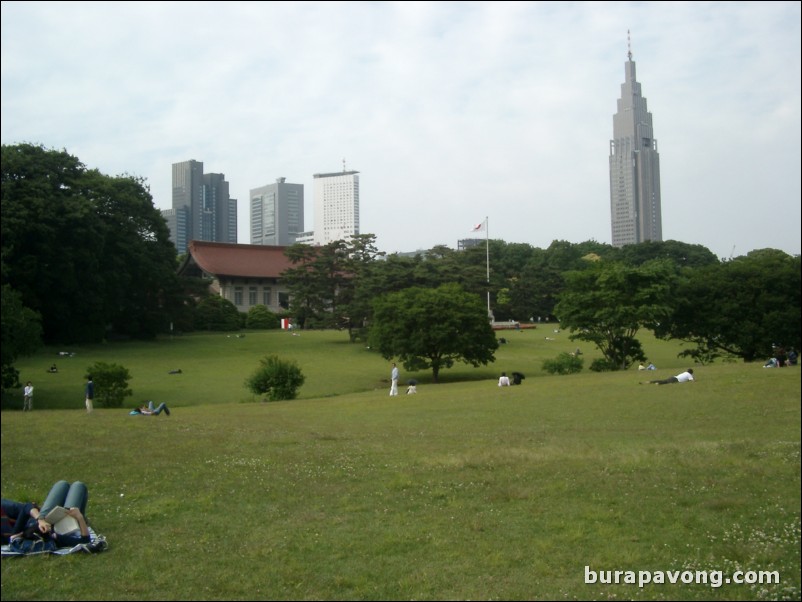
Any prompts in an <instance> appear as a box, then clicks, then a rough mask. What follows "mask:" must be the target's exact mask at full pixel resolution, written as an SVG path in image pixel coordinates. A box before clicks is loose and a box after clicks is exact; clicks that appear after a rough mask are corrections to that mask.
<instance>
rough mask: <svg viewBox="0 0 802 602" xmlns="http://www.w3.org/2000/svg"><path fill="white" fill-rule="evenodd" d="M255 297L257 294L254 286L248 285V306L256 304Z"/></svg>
mask: <svg viewBox="0 0 802 602" xmlns="http://www.w3.org/2000/svg"><path fill="white" fill-rule="evenodd" d="M257 297H258V295H257V291H256V287H255V286H252V287H250V288H249V289H248V305H250V306H254V305H256V304H257V303H258V301H257Z"/></svg>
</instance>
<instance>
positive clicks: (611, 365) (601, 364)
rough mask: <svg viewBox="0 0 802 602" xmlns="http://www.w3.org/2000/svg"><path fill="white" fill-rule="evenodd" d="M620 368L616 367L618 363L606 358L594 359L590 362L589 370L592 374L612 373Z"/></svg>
mask: <svg viewBox="0 0 802 602" xmlns="http://www.w3.org/2000/svg"><path fill="white" fill-rule="evenodd" d="M620 368H621V366H619V365H618V362H614V361H612V360H609V359H607V358H601V357H600V358H596V359H595V360H593V362H591V364H590V369H591V371H592V372H613V371H615V370H619V369H620Z"/></svg>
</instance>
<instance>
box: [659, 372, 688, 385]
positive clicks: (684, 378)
mask: <svg viewBox="0 0 802 602" xmlns="http://www.w3.org/2000/svg"><path fill="white" fill-rule="evenodd" d="M692 381H693V368H688V369H687V370H686V371H685V372H683V373H682V374H677V375H676V376H669V377H668V378H664V379H663V380H650V381H649V384H650V385H670V384H673V383H688V382H692Z"/></svg>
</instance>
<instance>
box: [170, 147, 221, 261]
mask: <svg viewBox="0 0 802 602" xmlns="http://www.w3.org/2000/svg"><path fill="white" fill-rule="evenodd" d="M162 215H163V216H164V218H165V219H166V220H167V225H168V226H169V227H170V239H171V240H172V241H173V243H174V244H175V246H176V249H177V250H178V253H179V254H180V253H186V252H187V246H188V245H189V241H191V240H205V241H209V242H227V243H236V242H237V200H236V199H232V198H231V197H230V195H229V188H228V182H227V181H226V179H225V176H224V175H223V174H215V173H210V174H204V173H203V163H202V162H200V161H195V160H194V159H191V160H189V161H183V162H181V163H173V207H172V209H167V210H165V211H163V212H162Z"/></svg>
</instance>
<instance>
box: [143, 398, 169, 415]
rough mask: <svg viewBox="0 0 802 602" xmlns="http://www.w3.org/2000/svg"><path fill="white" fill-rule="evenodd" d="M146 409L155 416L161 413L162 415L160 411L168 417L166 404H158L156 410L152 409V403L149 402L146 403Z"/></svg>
mask: <svg viewBox="0 0 802 602" xmlns="http://www.w3.org/2000/svg"><path fill="white" fill-rule="evenodd" d="M148 409H149V410H150V411H151V412H153V413H154V414H157V415H158V414H161V413H162V410H164V413H165V414H167V415H168V416H169V415H170V410H169V409H168V408H167V404H166V403H164V402H161V403H160V404H159V407H158V408H154V407H153V402H152V401H149V402H148Z"/></svg>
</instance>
